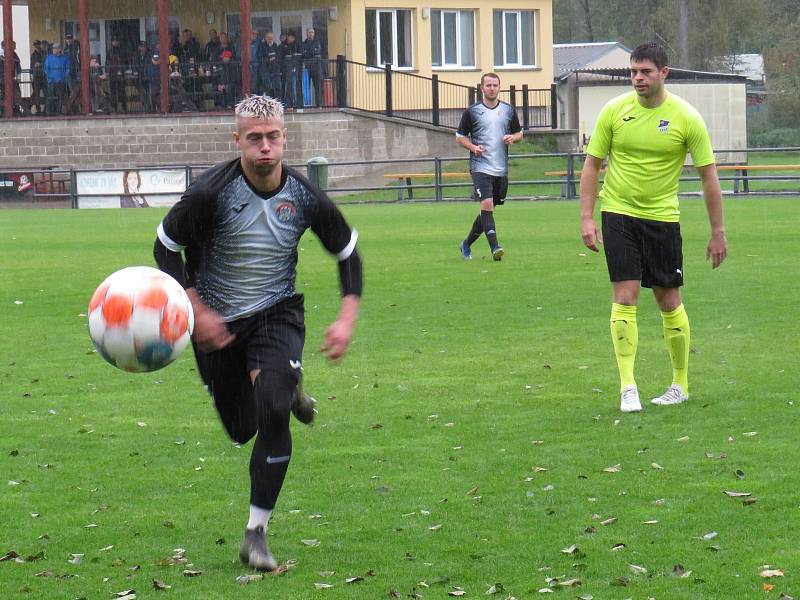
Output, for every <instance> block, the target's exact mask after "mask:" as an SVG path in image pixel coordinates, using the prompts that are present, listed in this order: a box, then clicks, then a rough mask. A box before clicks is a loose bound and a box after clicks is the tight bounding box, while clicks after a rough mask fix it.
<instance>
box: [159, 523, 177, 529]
mask: <svg viewBox="0 0 800 600" xmlns="http://www.w3.org/2000/svg"><path fill="white" fill-rule="evenodd" d="M161 525H163V526H164V527H166V528H167V529H172V528H173V527H175V525H174V523H173V522H172V521H164V522H163V523H161Z"/></svg>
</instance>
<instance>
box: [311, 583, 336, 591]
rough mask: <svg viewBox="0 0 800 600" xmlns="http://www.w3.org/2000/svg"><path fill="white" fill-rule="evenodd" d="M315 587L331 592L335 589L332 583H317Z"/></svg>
mask: <svg viewBox="0 0 800 600" xmlns="http://www.w3.org/2000/svg"><path fill="white" fill-rule="evenodd" d="M314 587H315V588H317V589H318V590H329V589H331V588H332V587H333V585H331V584H330V583H315V584H314Z"/></svg>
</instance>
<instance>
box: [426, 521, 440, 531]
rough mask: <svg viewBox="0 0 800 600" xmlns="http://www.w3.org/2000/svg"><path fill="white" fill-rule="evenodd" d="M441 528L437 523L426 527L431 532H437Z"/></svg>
mask: <svg viewBox="0 0 800 600" xmlns="http://www.w3.org/2000/svg"><path fill="white" fill-rule="evenodd" d="M441 528H442V524H441V523H439V524H438V525H431V526H430V527H428V529H430V530H431V531H439V530H440V529H441Z"/></svg>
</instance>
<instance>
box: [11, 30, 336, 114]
mask: <svg viewBox="0 0 800 600" xmlns="http://www.w3.org/2000/svg"><path fill="white" fill-rule="evenodd" d="M6 55H7V53H6V51H5V42H3V48H2V51H1V52H0V61H3V62H0V68H4V61H5V60H6ZM164 59H165V60H166V61H167V62H168V65H169V79H168V81H169V98H170V106H169V110H170V111H171V112H181V111H196V110H210V109H227V108H232V107H233V106H234V105H235V104H236V102H238V101H239V100H240V99H241V96H242V69H243V68H249V71H250V87H251V91H252V93H255V94H267V95H270V96H273V97H275V98H278V99H280V100H282V101H283V102H284V104H285V105H286V106H287V107H289V108H291V107H299V106H303V105H304V104H308V103H310V104H313V105H314V106H317V107H318V106H321V105H322V100H323V89H322V81H323V78H324V73H325V68H326V67H325V65H326V62H325V61H324V60H323V59H322V46H321V44H320V42H319V40H318V39H317V37H316V32H315V31H314V30H313V29H309V30H308V31H307V32H306V39H305V40H304V41H303V42H298V41H297V40H296V37H295V35H294V34H292V33H288V34H281V35H280V38H279V39H278V40H276V39H275V36H274V34H273V33H272V32H271V31H265V32H260V31H256V30H253V31H252V32H251V39H250V63H249V65H243V64H242V60H241V57H240V56H238V55H237V50H236V48H235V47H234V45H233V44H232V43H231V40H230V39H229V36H228V35H227V34H226V33H225V32H219V33H217V31H216V30H214V29H212V30H210V31H209V36H208V41H207V42H206V43H205V44H204V45H201V44H200V43H199V42H198V41H197V39H196V38H195V37H194V35H193V33H192V31H191V30H189V29H184V30H183V31H182V32H181V33H180V35H178V34H177V32H176V33H175V34H174V35H173V36H172V38H171V40H170V43H169V55H168V56H167V57H164ZM13 60H14V69H13V75H14V96H15V99H14V110H15V113H23V112H27V113H29V114H33V113H35V114H48V115H60V114H77V113H79V112H81V108H82V107H81V76H82V71H81V64H80V60H81V57H80V42H79V41H78V40H76V39H74V38H73V36H72V35H71V34H66V35H65V36H64V40H63V42H54V43H50V42H48V41H47V40H36V41H34V43H33V51H32V53H31V62H30V64H31V69H30V77H29V78H28V81H29V82H30V87H29V90H30V92H29V98H27V99H26V100H27V101H25V102H24V101H23V94H22V93H21V90H20V82H21V81H22V80H23V77H21V75H22V69H21V67H20V61H19V56H18V55H17V53H16V43H15V44H14V52H13ZM89 60H90V62H89V67H88V74H89V80H90V82H89V90H90V99H91V111H92V112H93V113H126V112H160V109H161V63H162V57H161V54H160V52H159V51H158V49H151V48H149V47H148V46H147V43H146V42H144V41H140V42H139V43H138V45H137V47H136V49H135V50H134V51H126V49H125V48H124V47H123V45H122V42H121V40H120V39H119V38H117V37H113V38H112V39H111V42H110V46H109V47H108V48H107V50H106V59H105V65H103V64H101V59H100V56H99V55H91V56H90V57H89ZM304 76H305V86H306V88H307V89H306V91H305V92H304V93H303V92H301V91H300V90H302V87H301V84H300V81H301V79H302V78H303V77H304ZM0 88H2V89H0V98H2V96H1V95H2V94H3V93H4V89H5V87H4V86H0ZM301 93H302V94H303V95H304V96H305V100H306V102H304V101H303V100H304V98H302V97H301ZM26 96H27V94H26ZM309 101H310V102H309Z"/></svg>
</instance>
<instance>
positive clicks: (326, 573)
mask: <svg viewBox="0 0 800 600" xmlns="http://www.w3.org/2000/svg"><path fill="white" fill-rule="evenodd" d="M317 575H319V576H320V577H333V576H334V575H336V571H317Z"/></svg>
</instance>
